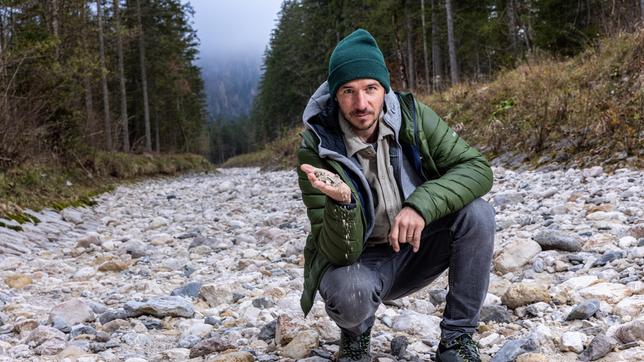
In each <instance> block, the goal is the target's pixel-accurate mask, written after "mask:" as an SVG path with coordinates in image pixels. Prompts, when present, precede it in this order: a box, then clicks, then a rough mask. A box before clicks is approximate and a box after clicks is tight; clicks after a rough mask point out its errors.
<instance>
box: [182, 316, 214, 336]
mask: <svg viewBox="0 0 644 362" xmlns="http://www.w3.org/2000/svg"><path fill="white" fill-rule="evenodd" d="M179 329H180V330H181V338H185V337H187V336H196V337H199V339H202V338H205V337H207V336H208V335H210V332H212V330H213V326H211V325H210V324H204V322H203V320H200V319H185V320H182V321H181V322H180V323H179Z"/></svg>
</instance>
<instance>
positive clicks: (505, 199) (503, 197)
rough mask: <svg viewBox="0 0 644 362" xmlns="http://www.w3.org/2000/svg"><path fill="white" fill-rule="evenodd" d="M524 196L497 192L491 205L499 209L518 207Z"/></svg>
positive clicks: (517, 193)
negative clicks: (511, 206)
mask: <svg viewBox="0 0 644 362" xmlns="http://www.w3.org/2000/svg"><path fill="white" fill-rule="evenodd" d="M524 197H525V196H524V195H523V194H522V193H519V192H514V191H508V192H499V193H497V194H496V195H494V197H493V198H492V204H493V205H494V206H496V207H497V208H500V209H505V208H506V207H507V206H509V205H519V204H520V203H521V202H522V201H523V198H524Z"/></svg>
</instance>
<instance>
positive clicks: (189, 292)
mask: <svg viewBox="0 0 644 362" xmlns="http://www.w3.org/2000/svg"><path fill="white" fill-rule="evenodd" d="M201 286H202V284H201V282H190V283H187V284H186V285H184V286H182V287H180V288H175V289H173V290H172V292H171V293H170V295H173V296H175V295H176V296H183V297H190V298H196V297H197V296H199V293H200V291H201Z"/></svg>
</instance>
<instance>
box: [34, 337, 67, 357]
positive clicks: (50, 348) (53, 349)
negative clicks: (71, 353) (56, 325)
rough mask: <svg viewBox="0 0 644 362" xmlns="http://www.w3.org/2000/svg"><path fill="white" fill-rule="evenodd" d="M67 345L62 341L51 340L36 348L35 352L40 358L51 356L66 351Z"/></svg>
mask: <svg viewBox="0 0 644 362" xmlns="http://www.w3.org/2000/svg"><path fill="white" fill-rule="evenodd" d="M66 345H67V344H66V343H65V341H63V340H61V339H50V340H47V341H45V342H43V343H42V344H41V345H39V346H38V347H36V348H34V352H36V354H37V355H40V356H51V355H54V354H57V353H58V352H60V351H62V350H64V349H65V346H66Z"/></svg>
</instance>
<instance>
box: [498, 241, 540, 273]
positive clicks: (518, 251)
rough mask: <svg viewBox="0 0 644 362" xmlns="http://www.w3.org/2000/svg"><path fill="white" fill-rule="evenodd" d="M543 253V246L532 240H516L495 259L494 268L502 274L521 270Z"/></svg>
mask: <svg viewBox="0 0 644 362" xmlns="http://www.w3.org/2000/svg"><path fill="white" fill-rule="evenodd" d="M539 252H541V246H540V245H539V244H538V243H537V242H536V241H533V240H530V239H516V240H513V241H511V242H510V243H508V244H507V245H506V246H505V247H504V248H503V249H502V250H501V251H500V252H499V254H498V255H497V256H496V258H494V268H495V269H496V270H498V271H499V272H501V273H504V274H505V273H508V272H511V271H516V270H520V269H521V267H522V266H523V265H525V264H526V263H528V262H530V261H531V260H532V258H534V257H535V256H536V255H537V254H539Z"/></svg>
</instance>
